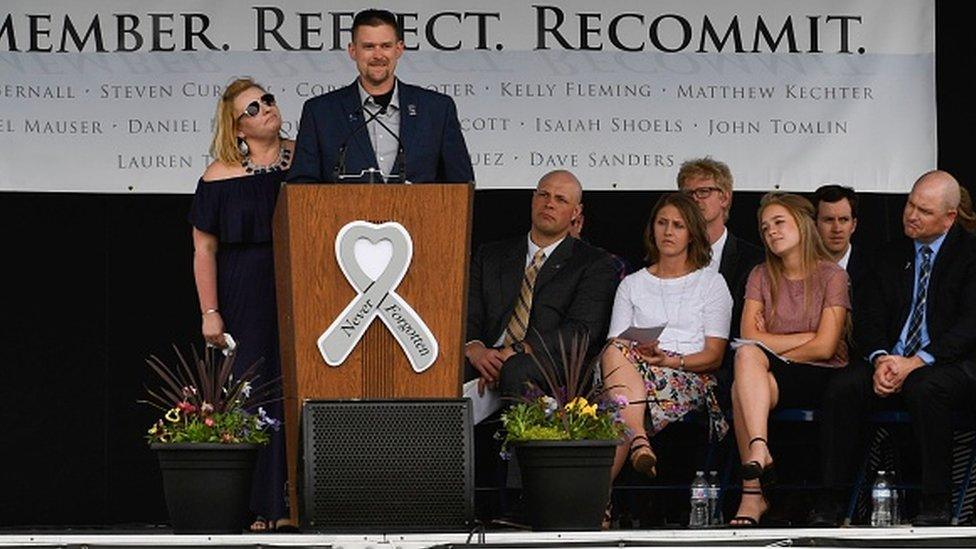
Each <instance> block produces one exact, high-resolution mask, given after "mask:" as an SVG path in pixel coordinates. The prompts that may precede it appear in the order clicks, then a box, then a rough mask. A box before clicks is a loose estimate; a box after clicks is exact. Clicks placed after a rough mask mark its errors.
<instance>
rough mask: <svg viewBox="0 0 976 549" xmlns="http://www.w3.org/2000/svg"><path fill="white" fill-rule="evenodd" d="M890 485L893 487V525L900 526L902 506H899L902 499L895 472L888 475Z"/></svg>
mask: <svg viewBox="0 0 976 549" xmlns="http://www.w3.org/2000/svg"><path fill="white" fill-rule="evenodd" d="M888 483H889V484H890V485H891V525H892V526H898V525H899V524H901V506H900V505H899V504H898V500H900V499H901V498H900V497H899V494H898V487H897V483H898V481H897V478H896V476H895V472H894V471H892V472H891V474H890V475H888Z"/></svg>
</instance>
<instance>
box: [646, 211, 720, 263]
mask: <svg viewBox="0 0 976 549" xmlns="http://www.w3.org/2000/svg"><path fill="white" fill-rule="evenodd" d="M665 206H674V207H675V209H677V210H678V213H679V214H681V218H682V219H683V220H684V222H685V226H686V227H688V262H689V263H690V264H691V266H692V268H693V269H694V270H696V271H697V270H698V269H701V268H704V267H707V266H708V264H709V263H711V261H712V246H711V244H709V243H708V229H707V227H706V226H705V218H703V217H702V214H701V209H700V208H699V207H698V204H696V203H695V201H694V200H692V199H691V197H689V196H687V195H685V194H683V193H670V194H666V195H664V196H662V197H661V198H659V199H658V201H657V203H656V204H654V208H652V209H651V216H650V218H648V220H647V226H646V227H644V249H645V250H646V251H647V256H646V259H647V262H648V263H649V264H651V265H653V264H655V263H657V262H658V260H659V259H660V257H661V256H660V252H659V251H658V249H657V243H655V242H654V221H655V220H656V219H657V214H658V213H659V212H660V211H661V209H662V208H664V207H665Z"/></svg>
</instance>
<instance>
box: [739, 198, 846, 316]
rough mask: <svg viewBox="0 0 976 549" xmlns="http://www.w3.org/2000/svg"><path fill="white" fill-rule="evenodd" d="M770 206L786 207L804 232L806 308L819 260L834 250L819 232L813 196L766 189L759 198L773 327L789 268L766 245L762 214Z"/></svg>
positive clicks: (760, 227) (803, 267)
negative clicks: (781, 288) (778, 299)
mask: <svg viewBox="0 0 976 549" xmlns="http://www.w3.org/2000/svg"><path fill="white" fill-rule="evenodd" d="M770 206H781V207H783V208H784V209H786V211H787V212H788V213H789V214H790V217H792V218H793V221H794V222H795V223H796V226H797V229H798V231H799V233H800V244H799V246H800V268H801V269H802V271H803V308H804V312H806V309H807V307H809V306H810V287H809V285H808V282H809V280H810V277H811V276H812V275H813V274H815V273H816V272H817V263H819V262H820V261H831V258H830V253H829V252H828V251H827V248H826V247H825V246H824V243H823V240H821V239H820V233H818V232H817V226H816V223H815V222H814V216H815V215H816V210H814V209H813V204H811V203H810V201H809V200H807V199H806V198H803V197H802V196H799V195H795V194H789V193H782V192H771V193H766V195H764V196H763V197H762V200H760V202H759V212H758V213H757V214H756V215H757V218H758V221H759V235H760V238H761V239H762V241H763V247H764V248H765V249H766V262H765V264H764V268H765V269H766V274H767V275H768V278H769V284H770V295H771V296H772V299H773V302H772V303H771V306H772V311H773V317H774V318H770V319H767V322H768V323H769V326H770V327H772V326H773V325H775V323H776V319H775V316H776V301H777V298H778V296H779V281H780V277H781V276H783V272H784V270H785V269H784V267H783V259H782V258H781V257H779V256H778V255H776V254H774V253H773V252H772V251H771V250H770V249H769V246H767V245H766V238H765V236H764V235H763V230H762V216H763V212H764V211H766V208H769V207H770Z"/></svg>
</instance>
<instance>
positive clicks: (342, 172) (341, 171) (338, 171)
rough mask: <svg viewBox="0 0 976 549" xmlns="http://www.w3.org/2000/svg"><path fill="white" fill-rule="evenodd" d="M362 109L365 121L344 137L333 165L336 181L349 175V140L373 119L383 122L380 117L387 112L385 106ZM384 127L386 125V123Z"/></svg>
mask: <svg viewBox="0 0 976 549" xmlns="http://www.w3.org/2000/svg"><path fill="white" fill-rule="evenodd" d="M361 110H362V111H363V114H364V116H363V122H362V123H361V124H359V125H358V126H356V127H355V128H353V130H352V131H350V132H349V133H348V134H346V137H345V138H343V140H342V144H341V145H339V157H338V158H336V163H335V166H333V167H332V177H333V179H334V180H335V181H338V180H339V179H342V178H344V177H348V175H347V174H346V149H348V148H349V140H350V139H352V137H353V136H354V135H356V133H357V132H360V131H362V129H363V128H365V127H366V125H367V124H369V123H370V122H372V121H373V120H376V121H378V122H380V123H382V121H381V120H379V118H378V117H379V116H380V115H382V114H386V107H385V106H384V107H382V108H380V109H379V110H378V111H375V112H369V111H367V110H366V109H365V108H363V107H361ZM384 127H386V126H385V125H384ZM387 131H389V128H387ZM394 137H396V136H394ZM399 139H400V138H399V137H397V142H399ZM359 175H362V174H359Z"/></svg>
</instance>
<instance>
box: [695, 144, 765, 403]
mask: <svg viewBox="0 0 976 549" xmlns="http://www.w3.org/2000/svg"><path fill="white" fill-rule="evenodd" d="M678 190H680V191H681V192H683V193H686V194H688V195H690V196H691V197H692V198H693V199H694V200H695V202H696V203H697V204H698V207H699V208H701V212H702V216H703V217H704V218H705V224H706V226H707V227H708V242H709V244H711V246H712V262H711V263H710V264H709V265H708V268H709V269H712V270H717V271H718V272H719V273H720V274H721V275H722V278H724V279H725V284H726V285H727V286H728V287H729V293H731V294H732V325H731V326H730V328H729V340H730V341H731V340H732V339H734V338H737V337H739V323H740V322H741V320H742V304H743V302H744V301H745V295H746V280H748V278H749V273H750V272H752V268H753V267H755V266H756V265H758V264H760V263H762V262H763V260H764V259H765V256H764V255H763V251H762V249H761V248H759V247H758V246H755V245H753V244H751V243H749V242H747V241H745V240H742V239H741V238H739V237H737V236H735V235H734V234H732V233H731V232H729V230H728V229H727V228H726V227H725V222H726V221H728V219H729V210H731V209H732V172H731V170H729V167H728V165H727V164H725V163H724V162H719V161H717V160H713V159H712V158H709V157H705V158H695V159H692V160H686V161H685V162H684V163H682V164H681V168H680V169H679V170H678ZM734 355H735V353H734V352H732V351H731V349H728V350H726V352H725V358H724V359H723V360H722V367H721V368H720V369H719V370H718V371H717V372H715V378H716V380H717V382H718V388H717V389H716V391H715V395H716V397H717V398H718V401H719V405H721V406H722V408H724V409H730V408H731V407H732V398H731V395H730V388H731V386H732V357H733V356H734Z"/></svg>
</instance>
